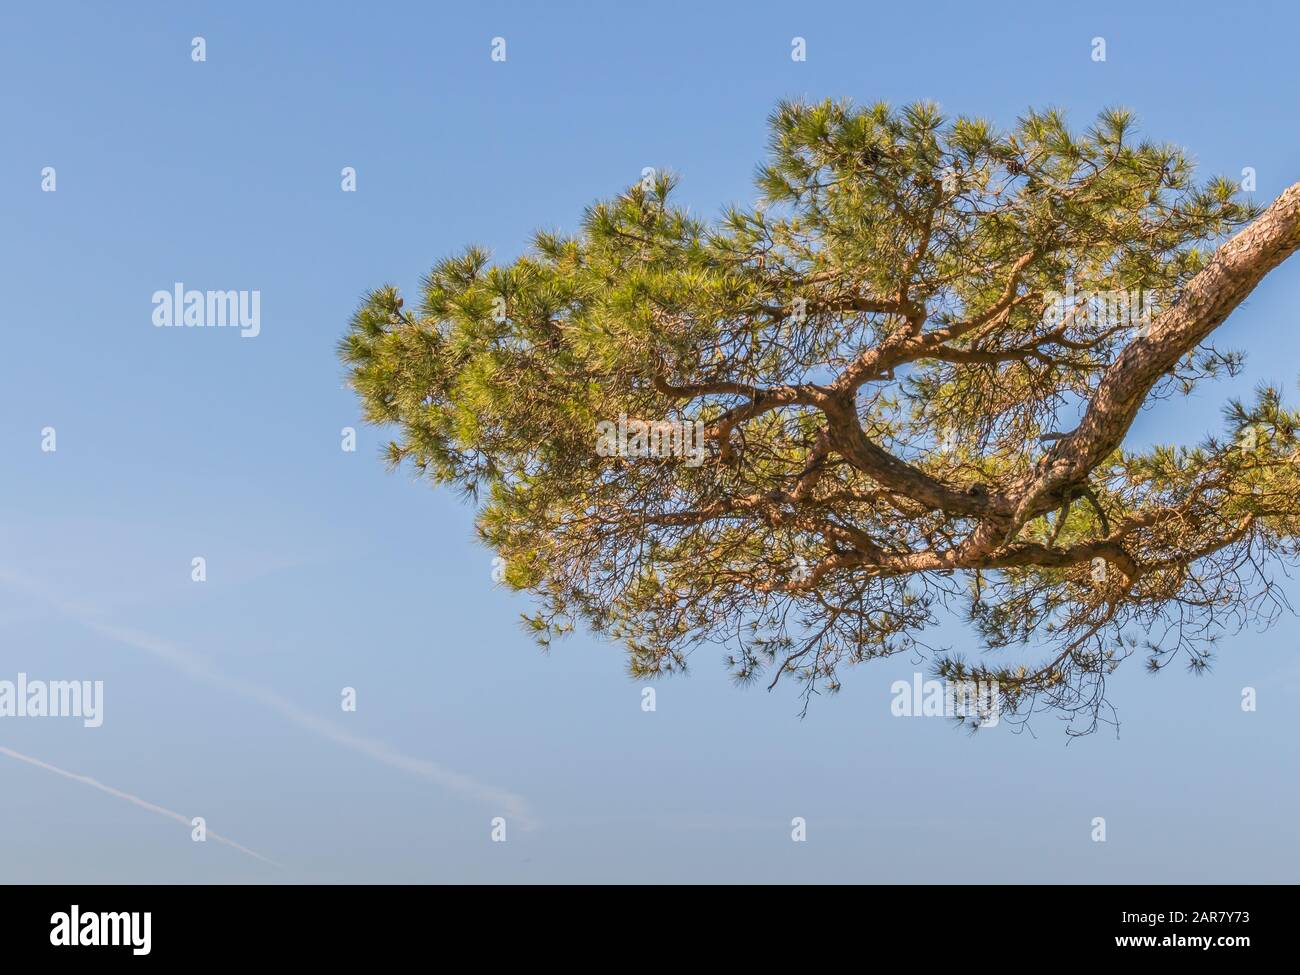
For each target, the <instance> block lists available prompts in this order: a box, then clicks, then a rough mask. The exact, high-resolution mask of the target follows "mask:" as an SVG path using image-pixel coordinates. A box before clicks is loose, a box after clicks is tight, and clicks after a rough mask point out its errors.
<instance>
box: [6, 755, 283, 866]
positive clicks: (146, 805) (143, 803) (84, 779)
mask: <svg viewBox="0 0 1300 975" xmlns="http://www.w3.org/2000/svg"><path fill="white" fill-rule="evenodd" d="M0 755H8V756H9V757H10V758H16V759H18V761H20V762H26V763H27V764H28V765H35V766H36V767H37V768H43V769H45V771H47V772H53V773H54V774H55V775H61V776H63V777H64V778H65V779H71V780H72V781H73V782H80V783H81V784H82V785H88V786H91V787H92V788H95V789H98V790H99V791H100V792H107V793H108V794H109V795H110V796H116V797H117V798H119V799H125V800H126V801H127V802H129V803H131V804H132V805H136V806H139V807H140V808H141V809H148V810H149V811H150V812H153V813H157V814H158V815H159V816H166V817H167V818H168V819H174V820H176V821H177V822H178V823H183V824H184V825H185V826H187V827H188V826H190V825H192V824H191V822H190V820H189V819H188V818H187V817H185V816H182V815H181V814H180V813H178V812H172V810H170V809H164V808H163V807H162V806H156V805H154V804H153V803H152V802H149V801H147V800H145V799H141V798H140V797H139V796H133V795H131V793H129V792H123V791H122V790H121V789H114V788H113V787H112V786H111V785H105V784H104V783H103V782H100V781H99V780H98V779H92V778H91V777H90V776H88V775H78V774H77V773H76V772H69V771H68V770H67V769H61V768H59V767H58V766H57V765H51V764H50V763H49V762H42V761H41V760H40V759H39V758H32V757H31V756H30V755H24V754H23V753H22V752H16V751H14V750H13V749H12V748H6V747H5V746H4V745H0ZM207 835H208V836H210V837H211V838H212V839H214V840H216V841H217V842H218V843H224V844H225V845H226V846H229V847H231V848H232V849H235V850H238V851H239V852H240V853H246V854H248V855H249V856H250V857H253V858H254V859H256V860H261V861H262V862H263V863H269V864H270V865H271V866H273V867H279V866H282V864H279V863H276V862H275V861H274V860H272V859H270V858H269V857H264V856H262V854H260V853H258V852H256V851H254V850H250V849H249V848H248V847H246V846H242V845H240V844H239V843H236V842H235V841H234V840H232V839H228V838H226V837H224V836H222V835H221V834H220V833H215V832H213V831H212V830H208V831H207Z"/></svg>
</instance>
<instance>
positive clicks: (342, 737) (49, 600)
mask: <svg viewBox="0 0 1300 975" xmlns="http://www.w3.org/2000/svg"><path fill="white" fill-rule="evenodd" d="M0 582H2V583H5V584H7V585H8V586H10V587H11V588H13V589H17V590H20V591H22V592H25V593H27V594H28V595H32V596H35V597H36V598H38V599H40V600H41V601H42V602H44V603H45V604H46V605H48V606H50V607H51V608H52V609H54V610H55V611H56V612H58V613H60V614H62V615H64V616H67V617H70V618H71V619H73V620H76V621H77V622H78V623H80V624H81V625H82V626H85V627H87V628H88V629H90V630H93V631H94V632H96V633H98V634H100V635H101V636H104V637H107V638H108V639H110V640H113V641H115V642H117V643H123V644H126V645H127V646H129V647H134V648H135V649H137V650H143V651H145V652H146V653H148V654H150V655H152V656H154V657H157V658H159V659H160V660H163V661H164V662H166V663H167V664H169V665H170V666H172V667H173V668H175V669H176V670H179V671H182V672H183V673H186V674H188V675H189V676H190V677H192V678H194V679H196V680H200V681H203V682H204V683H207V684H212V685H215V686H217V687H222V688H225V689H226V690H228V691H232V692H233V693H235V694H238V695H239V696H240V697H244V698H247V699H248V700H251V701H256V702H257V703H258V704H261V705H263V706H264V707H267V708H269V709H271V710H273V711H276V712H277V713H279V714H280V715H281V716H282V717H283V718H285V719H286V720H287V721H289V722H291V723H292V724H295V725H297V726H298V727H299V728H303V729H304V730H306V731H309V732H311V733H312V734H314V735H316V736H317V737H319V738H324V739H326V740H328V741H332V742H334V743H335V744H337V745H342V746H343V747H344V748H348V749H351V750H352V751H354V752H358V753H360V754H362V755H366V756H368V757H369V758H371V759H373V760H375V761H377V762H380V763H381V764H383V765H387V766H389V767H390V768H395V769H398V770H400V771H403V772H406V773H407V774H409V775H414V776H416V777H417V778H421V779H424V780H425V781H427V782H433V783H434V784H436V785H439V786H441V787H443V788H444V789H448V790H450V791H451V792H455V793H457V794H459V795H462V796H465V797H466V798H469V799H474V800H476V801H478V802H481V803H484V804H486V805H489V806H491V807H493V808H494V809H496V810H499V811H500V813H501V814H502V815H505V816H509V817H510V818H511V819H513V820H514V821H515V822H516V823H518V824H519V826H520V827H521V828H522V829H524V830H531V829H535V828H536V826H537V819H536V817H535V816H534V815H533V814H532V812H531V810H530V809H529V805H528V802H527V800H525V799H524V798H523V797H522V796H519V795H517V794H515V793H513V792H510V791H508V790H506V789H500V788H497V787H496V786H493V785H489V784H487V783H484V782H480V781H478V780H477V779H474V778H472V777H471V776H468V775H465V774H464V773H463V772H457V771H455V770H454V769H449V768H445V767H444V766H442V765H439V764H437V763H436V762H431V761H429V760H428V759H423V758H415V757H413V756H410V755H405V754H403V753H401V752H399V751H396V750H395V749H393V748H391V747H389V746H388V745H386V744H385V743H384V742H381V741H376V740H374V739H373V738H365V737H362V736H360V735H354V734H352V733H351V732H349V731H345V730H344V729H342V728H340V727H339V726H338V725H336V724H334V723H332V722H329V721H326V720H325V719H323V718H319V717H317V716H316V715H314V714H312V713H311V712H309V711H306V710H304V709H303V708H301V707H299V706H298V705H297V704H295V703H293V702H292V701H290V700H289V699H287V698H285V697H283V696H282V695H280V694H278V693H276V692H275V691H273V690H271V689H270V688H267V687H261V686H259V685H257V684H251V683H247V682H245V681H240V680H235V679H233V678H230V677H227V676H226V675H225V674H222V673H221V672H219V671H217V670H216V669H214V668H213V667H212V665H211V664H210V663H208V661H207V660H206V659H205V658H203V657H202V656H201V655H199V654H197V653H195V652H193V651H192V650H187V649H185V648H183V647H179V646H177V645H175V644H173V643H171V642H169V641H167V640H162V639H159V638H158V637H155V636H153V635H152V634H149V633H142V632H140V631H139V630H132V629H129V628H127V627H122V626H114V625H112V624H109V623H103V622H100V619H99V614H98V613H97V612H96V611H95V610H94V609H92V608H90V607H88V606H84V605H79V604H76V603H70V602H67V601H66V600H64V599H62V598H61V597H58V596H53V595H51V594H50V593H49V592H47V591H45V590H44V589H43V588H42V587H40V586H39V585H35V584H33V583H32V581H31V580H29V579H26V578H23V577H22V576H19V575H16V574H14V573H11V572H9V571H7V570H5V569H3V568H0Z"/></svg>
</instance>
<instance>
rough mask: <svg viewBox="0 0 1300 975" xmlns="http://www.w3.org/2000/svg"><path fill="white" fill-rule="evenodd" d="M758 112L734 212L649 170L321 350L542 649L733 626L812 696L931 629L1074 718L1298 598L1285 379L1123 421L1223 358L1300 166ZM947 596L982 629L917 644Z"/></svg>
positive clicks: (1099, 128) (754, 655)
mask: <svg viewBox="0 0 1300 975" xmlns="http://www.w3.org/2000/svg"><path fill="white" fill-rule="evenodd" d="M770 131H771V137H770V153H769V157H768V159H767V161H766V162H765V163H764V164H762V165H760V166H759V168H758V170H757V177H756V179H757V184H758V187H759V190H760V192H761V199H760V202H759V203H758V204H757V205H755V206H753V207H739V206H734V207H731V208H729V209H726V210H724V211H723V212H722V213H721V214H720V215H719V216H718V217H717V218H716V219H714V220H702V219H699V218H698V217H695V216H692V215H691V214H690V213H689V212H687V211H686V210H684V209H682V208H680V207H679V206H677V205H675V203H674V201H673V187H674V183H675V179H674V177H672V176H671V175H669V174H667V173H653V172H648V173H647V174H646V177H645V178H644V179H643V180H641V181H640V182H638V183H636V184H634V185H632V186H631V187H630V188H628V189H627V190H626V191H625V192H623V193H621V194H620V195H618V196H616V197H614V198H612V199H609V200H606V201H604V202H599V203H596V204H595V205H593V206H591V207H589V208H588V209H587V211H586V213H585V215H584V217H583V219H582V222H581V226H580V229H579V230H578V231H577V232H576V233H575V234H573V235H571V236H569V235H564V234H560V233H552V232H541V233H538V234H536V236H535V238H534V241H533V246H532V248H531V251H530V252H529V253H528V254H526V255H525V256H522V257H520V258H519V259H518V260H515V261H514V262H512V263H509V264H494V263H493V262H492V260H491V258H490V256H489V254H488V253H487V252H486V251H484V250H482V249H480V248H477V247H470V248H468V249H466V250H465V251H464V252H463V253H460V254H458V255H456V256H452V257H449V258H447V259H445V260H442V261H441V262H439V263H438V264H437V265H436V266H434V267H433V269H432V270H431V272H430V273H429V274H428V276H427V278H426V279H425V280H424V282H423V293H422V295H421V300H420V301H419V302H418V310H417V309H411V308H408V307H406V305H405V303H404V301H403V299H402V297H401V296H400V294H399V291H398V289H397V288H395V287H393V286H385V287H381V288H379V289H377V290H375V291H374V292H372V293H371V294H369V295H368V296H367V297H366V299H365V301H364V302H363V304H362V305H361V307H360V308H359V310H358V311H357V312H356V314H355V316H354V318H353V320H352V324H351V328H350V330H349V332H348V334H347V335H346V337H345V338H344V339H343V340H342V342H341V343H340V354H341V357H342V359H343V360H344V362H345V364H346V366H347V369H348V373H349V379H350V382H351V384H352V386H353V387H354V388H355V390H356V391H357V393H358V394H359V397H360V399H361V402H362V404H363V409H364V415H365V417H366V419H367V420H368V421H371V422H374V423H379V424H385V425H391V426H392V427H393V428H394V429H395V434H396V436H395V439H394V440H393V441H392V442H391V443H390V444H389V446H388V452H387V455H388V459H389V460H390V461H391V463H392V464H394V465H403V464H409V465H411V466H412V467H413V469H414V470H415V471H417V472H419V474H421V475H425V476H427V477H428V478H430V479H431V480H433V481H435V482H438V483H444V484H451V485H456V486H458V487H460V488H461V489H463V490H465V491H467V492H470V493H471V494H472V495H473V496H474V497H475V498H477V499H478V502H479V515H478V531H479V533H480V535H481V537H482V539H483V540H484V541H485V542H486V543H487V544H488V545H489V546H491V547H492V548H494V549H495V550H496V551H497V552H498V553H499V554H500V555H501V556H503V557H504V558H505V559H506V565H507V568H506V571H505V580H506V582H507V583H508V584H509V585H510V586H511V587H513V588H515V589H518V590H527V591H529V592H531V593H533V594H535V595H536V596H537V597H538V608H537V612H536V613H535V614H534V615H530V616H528V617H527V625H528V627H529V628H530V629H531V630H532V631H533V632H534V633H535V635H536V636H537V638H538V639H539V640H540V641H541V642H542V643H543V644H546V643H548V642H549V641H550V640H551V638H552V637H553V636H555V635H556V634H559V633H563V632H566V631H569V630H571V629H572V628H573V627H574V626H575V625H579V624H585V625H587V626H589V627H591V628H593V629H594V630H596V631H599V632H601V633H604V634H607V635H608V636H610V637H612V638H614V639H617V640H619V641H621V642H622V643H624V644H625V645H626V647H627V650H628V653H629V661H630V669H631V672H632V673H633V674H634V675H636V676H642V677H645V676H654V675H659V674H663V673H668V672H673V671H677V670H681V669H683V668H684V667H685V666H686V663H687V658H688V655H689V654H690V652H691V651H692V650H693V649H695V648H698V647H700V646H702V645H710V644H713V645H720V646H722V647H724V648H725V655H726V658H727V660H728V661H729V664H730V666H731V667H732V668H733V669H734V672H735V674H736V676H737V678H739V679H741V680H743V681H749V680H754V679H757V678H760V676H761V677H762V678H763V679H764V680H765V681H767V682H769V683H770V684H773V685H774V684H776V683H777V682H778V681H780V680H781V679H782V677H783V676H784V677H786V678H791V679H795V680H798V681H802V682H803V693H804V695H805V697H804V700H805V703H806V701H807V700H808V697H807V695H811V694H815V693H818V692H821V691H825V690H837V689H838V688H839V686H840V679H841V676H842V674H843V671H844V668H845V665H846V664H851V663H861V662H864V661H867V660H870V659H872V658H875V657H883V656H887V655H890V654H895V653H899V652H904V651H907V652H915V653H924V654H925V655H926V656H927V657H929V658H930V659H932V660H933V668H934V670H935V673H936V675H937V676H939V677H942V678H947V679H964V680H970V679H975V680H983V681H995V682H996V685H997V688H998V693H999V694H1000V700H1001V704H1002V707H1003V709H1004V710H1003V713H1004V714H1007V713H1013V714H1018V715H1028V714H1031V713H1033V712H1034V711H1036V710H1040V709H1044V708H1046V709H1051V710H1055V711H1057V712H1058V713H1061V714H1063V715H1064V716H1066V717H1067V718H1070V719H1071V729H1072V730H1074V731H1087V730H1091V729H1092V728H1094V727H1095V726H1096V723H1097V721H1098V720H1099V718H1102V719H1104V718H1105V717H1106V713H1105V712H1103V708H1105V706H1106V705H1105V696H1104V695H1105V685H1106V678H1107V675H1109V674H1110V673H1112V672H1113V670H1114V668H1115V667H1116V666H1117V665H1118V664H1119V662H1120V661H1121V660H1122V659H1123V658H1124V657H1126V656H1128V655H1130V654H1132V653H1134V652H1135V651H1136V652H1140V653H1141V654H1142V655H1144V656H1145V658H1146V660H1147V663H1148V666H1149V667H1151V668H1152V669H1155V670H1158V669H1161V668H1163V667H1164V666H1166V665H1168V664H1169V663H1170V662H1172V661H1173V660H1175V659H1182V660H1185V661H1186V662H1187V663H1188V664H1189V665H1190V666H1191V667H1192V668H1193V669H1198V670H1199V669H1204V667H1205V666H1206V663H1207V661H1208V659H1209V657H1210V652H1211V649H1212V646H1213V642H1214V640H1215V638H1216V637H1217V636H1218V635H1219V634H1220V633H1222V632H1226V631H1230V630H1231V629H1232V628H1233V627H1234V626H1238V625H1240V624H1242V623H1245V622H1247V621H1250V620H1258V619H1264V620H1269V619H1271V618H1272V617H1273V615H1274V614H1276V613H1277V612H1278V611H1279V610H1280V609H1282V608H1284V606H1285V600H1284V596H1283V595H1282V593H1281V592H1280V591H1279V590H1278V588H1277V587H1276V586H1275V585H1274V582H1273V576H1272V572H1273V571H1275V569H1276V563H1278V561H1279V560H1281V561H1282V562H1286V561H1288V560H1290V559H1292V558H1293V557H1294V556H1295V555H1296V541H1297V530H1298V529H1300V464H1298V463H1297V457H1300V454H1297V446H1298V444H1300V441H1298V440H1297V428H1298V427H1300V415H1297V414H1296V413H1295V412H1292V411H1290V410H1288V409H1286V408H1285V407H1284V406H1283V404H1282V401H1281V396H1280V393H1279V391H1278V390H1276V389H1272V388H1263V389H1260V390H1259V391H1258V392H1257V395H1256V396H1255V397H1254V398H1253V399H1251V400H1250V401H1249V402H1233V403H1231V404H1229V405H1228V407H1227V408H1226V410H1225V426H1224V429H1223V430H1222V431H1221V432H1220V433H1219V434H1218V435H1217V436H1214V435H1210V436H1207V437H1205V439H1203V440H1201V441H1200V442H1199V443H1196V444H1194V445H1173V444H1171V445H1159V446H1155V447H1150V448H1142V449H1135V448H1126V447H1125V445H1124V440H1125V435H1126V433H1127V432H1128V430H1129V427H1130V425H1131V424H1132V422H1133V420H1134V418H1135V416H1136V415H1137V413H1138V411H1139V409H1140V408H1141V407H1142V406H1143V405H1144V404H1146V403H1149V402H1151V401H1153V400H1155V399H1158V398H1160V397H1166V396H1172V395H1181V394H1186V393H1188V392H1190V391H1191V390H1192V389H1194V388H1195V387H1197V386H1198V385H1199V384H1200V383H1201V382H1203V381H1204V380H1207V379H1212V378H1214V377H1216V376H1221V375H1231V374H1234V373H1235V372H1236V371H1237V370H1238V369H1239V367H1240V365H1241V355H1240V353H1237V352H1233V351H1230V350H1222V349H1219V348H1216V347H1214V346H1213V345H1211V344H1209V339H1210V337H1211V335H1212V333H1213V332H1214V331H1215V329H1216V328H1217V327H1218V326H1219V325H1220V324H1221V323H1222V322H1223V321H1224V320H1225V319H1226V318H1227V316H1228V315H1229V314H1230V313H1231V312H1232V311H1233V309H1234V308H1235V307H1236V306H1237V305H1238V304H1240V303H1241V302H1242V301H1243V300H1244V298H1245V297H1246V296H1247V295H1248V294H1249V293H1250V292H1251V290H1252V289H1253V288H1254V287H1255V286H1256V285H1257V284H1258V283H1259V281H1260V280H1261V279H1262V278H1263V277H1264V276H1265V274H1267V273H1268V272H1269V271H1270V270H1271V269H1272V268H1274V267H1276V266H1277V265H1278V264H1279V263H1281V262H1282V261H1283V260H1284V259H1285V258H1286V257H1287V256H1289V255H1290V254H1291V253H1292V252H1293V251H1294V250H1296V249H1297V247H1300V184H1297V185H1295V186H1292V187H1291V188H1290V189H1288V190H1286V191H1285V192H1284V193H1283V194H1282V195H1281V196H1279V197H1278V198H1277V199H1276V201H1274V202H1273V203H1272V204H1271V205H1270V206H1269V207H1267V208H1262V207H1258V206H1255V205H1254V204H1252V203H1250V202H1249V201H1247V200H1243V199H1241V198H1240V192H1239V187H1238V185H1237V184H1236V183H1234V182H1230V181H1229V180H1227V179H1223V178H1217V179H1210V180H1207V181H1198V180H1197V179H1196V178H1195V176H1194V174H1193V166H1192V163H1191V162H1190V160H1189V158H1188V156H1187V155H1186V154H1185V152H1184V151H1183V150H1181V149H1179V148H1178V147H1176V146H1171V145H1165V144H1159V143H1155V142H1150V141H1145V140H1141V139H1138V138H1137V137H1136V136H1135V133H1134V123H1133V120H1132V118H1131V116H1130V114H1129V113H1127V112H1126V111H1122V110H1107V111H1105V112H1103V113H1101V114H1100V116H1099V117H1098V118H1097V119H1096V121H1095V123H1093V124H1092V125H1091V126H1090V127H1088V128H1087V129H1086V130H1084V131H1072V130H1071V129H1070V127H1069V126H1068V125H1067V122H1066V121H1065V119H1064V118H1063V117H1062V115H1061V114H1060V113H1058V112H1055V111H1032V112H1029V113H1028V114H1026V115H1025V116H1024V117H1023V118H1022V119H1021V120H1019V122H1018V123H1017V124H1016V125H1015V126H1014V128H1012V129H1011V130H1009V131H1000V130H999V129H997V128H996V127H995V126H994V125H992V124H991V123H990V122H988V121H985V120H983V119H977V118H953V119H948V118H945V117H944V116H943V115H942V114H941V112H940V111H939V109H938V108H937V107H935V106H933V105H930V104H917V105H912V106H909V107H906V108H902V109H893V108H891V107H889V106H887V105H883V104H878V105H873V106H870V107H856V106H853V105H851V104H850V103H847V102H832V101H826V102H822V103H817V104H805V103H783V104H781V105H779V106H778V107H777V109H776V110H775V111H774V112H773V114H772V116H771V118H770ZM644 424H650V425H649V426H647V425H644ZM656 428H660V429H659V432H660V433H661V434H662V442H661V443H660V444H659V445H660V446H661V447H662V446H663V445H664V444H667V445H668V446H669V447H670V448H679V447H681V446H682V444H683V443H685V442H686V441H688V440H689V439H690V437H691V434H692V431H698V432H699V433H700V434H701V437H700V441H701V442H700V444H699V445H698V451H697V453H696V454H695V455H694V456H691V455H690V454H689V453H687V452H686V451H683V450H680V449H666V450H665V449H660V450H655V449H653V446H654V444H655V437H654V433H655V430H656ZM611 430H617V433H616V435H614V436H613V438H612V440H611V439H610V438H609V437H608V436H607V435H609V434H610V431H611ZM602 436H606V443H605V446H606V447H608V446H609V443H610V442H614V443H616V447H615V449H598V445H599V444H600V443H601V438H602ZM624 440H626V441H627V442H628V443H630V444H631V447H630V448H628V447H627V446H626V445H625V444H624ZM647 443H649V444H650V445H651V449H647ZM946 612H956V613H959V614H961V615H963V616H964V617H965V619H966V620H967V621H968V622H969V625H970V628H971V631H972V633H973V634H974V635H975V636H977V638H978V641H979V642H980V643H981V644H982V650H981V652H980V653H978V654H976V655H973V656H972V657H971V658H970V659H967V657H964V656H962V655H961V654H960V653H953V652H950V651H948V650H945V649H943V648H941V647H932V646H930V645H929V644H928V643H927V642H926V641H927V636H926V631H927V630H928V629H929V628H930V627H931V626H932V625H933V624H934V623H935V622H936V621H937V620H939V619H942V618H943V616H944V615H945V613H946ZM972 642H974V641H973V640H972Z"/></svg>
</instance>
